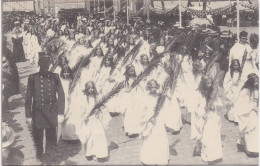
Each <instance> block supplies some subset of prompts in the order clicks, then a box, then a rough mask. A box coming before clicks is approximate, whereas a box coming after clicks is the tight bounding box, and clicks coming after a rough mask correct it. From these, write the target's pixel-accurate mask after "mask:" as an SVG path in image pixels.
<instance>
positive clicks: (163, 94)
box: [150, 76, 171, 120]
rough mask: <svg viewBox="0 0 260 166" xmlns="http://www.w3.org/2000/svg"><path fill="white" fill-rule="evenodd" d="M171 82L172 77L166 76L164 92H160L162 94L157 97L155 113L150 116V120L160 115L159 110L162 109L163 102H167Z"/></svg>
mask: <svg viewBox="0 0 260 166" xmlns="http://www.w3.org/2000/svg"><path fill="white" fill-rule="evenodd" d="M170 82H171V78H170V76H169V77H168V78H166V80H165V81H164V83H163V86H162V92H161V93H160V95H159V97H158V99H157V102H156V105H155V108H154V115H153V116H152V117H151V118H150V120H151V119H152V118H156V117H157V116H158V115H159V112H160V110H161V108H162V106H163V104H164V102H165V98H166V92H167V90H168V89H169V84H170Z"/></svg>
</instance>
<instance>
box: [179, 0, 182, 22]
mask: <svg viewBox="0 0 260 166" xmlns="http://www.w3.org/2000/svg"><path fill="white" fill-rule="evenodd" d="M179 19H180V27H182V18H181V0H179Z"/></svg>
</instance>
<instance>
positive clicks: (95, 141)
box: [77, 82, 110, 161]
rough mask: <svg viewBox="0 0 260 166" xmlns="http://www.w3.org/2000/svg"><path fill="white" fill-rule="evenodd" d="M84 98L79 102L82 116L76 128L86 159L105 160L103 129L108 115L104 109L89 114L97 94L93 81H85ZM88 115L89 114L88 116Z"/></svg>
mask: <svg viewBox="0 0 260 166" xmlns="http://www.w3.org/2000/svg"><path fill="white" fill-rule="evenodd" d="M83 93H84V100H83V101H82V102H80V103H81V110H82V116H81V118H80V117H79V119H81V121H80V127H79V129H78V130H77V133H78V135H79V138H80V141H81V143H82V147H83V149H84V154H85V156H86V157H87V159H90V160H91V159H94V160H95V159H97V160H98V161H102V160H105V159H106V158H107V157H108V145H109V144H108V141H107V136H106V132H105V129H106V128H107V127H108V123H109V120H110V115H109V113H108V112H107V111H106V109H105V108H104V109H103V108H102V110H100V109H99V110H95V113H94V114H92V115H90V112H91V110H92V108H93V107H94V106H95V104H96V102H97V101H98V94H97V91H96V87H95V85H94V83H93V82H87V83H86V88H85V91H84V92H83ZM89 115H90V116H89Z"/></svg>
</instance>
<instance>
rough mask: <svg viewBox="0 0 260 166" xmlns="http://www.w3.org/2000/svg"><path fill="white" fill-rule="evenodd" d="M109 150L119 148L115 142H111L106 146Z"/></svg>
mask: <svg viewBox="0 0 260 166" xmlns="http://www.w3.org/2000/svg"><path fill="white" fill-rule="evenodd" d="M108 148H109V150H110V151H112V150H114V149H118V148H119V146H118V145H117V144H116V143H115V142H111V143H110V145H109V146H108Z"/></svg>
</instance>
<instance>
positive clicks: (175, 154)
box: [170, 148, 178, 156]
mask: <svg viewBox="0 0 260 166" xmlns="http://www.w3.org/2000/svg"><path fill="white" fill-rule="evenodd" d="M170 155H172V156H177V155H178V153H177V151H176V150H175V149H174V148H170Z"/></svg>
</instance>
